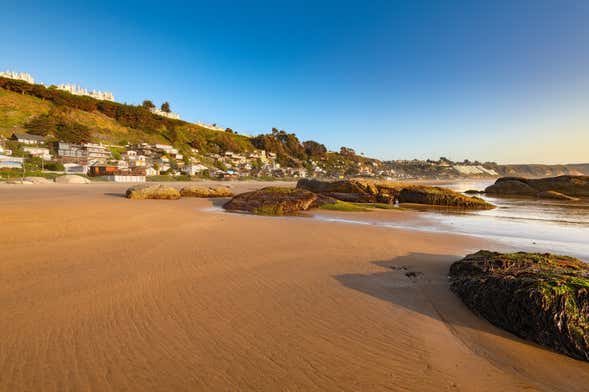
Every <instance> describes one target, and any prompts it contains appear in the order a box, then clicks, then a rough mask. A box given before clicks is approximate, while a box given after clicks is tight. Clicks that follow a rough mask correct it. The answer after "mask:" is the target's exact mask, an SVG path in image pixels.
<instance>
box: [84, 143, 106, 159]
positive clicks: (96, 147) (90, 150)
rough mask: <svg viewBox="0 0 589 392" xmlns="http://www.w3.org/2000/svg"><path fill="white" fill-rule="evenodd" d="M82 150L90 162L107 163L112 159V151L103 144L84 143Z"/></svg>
mask: <svg viewBox="0 0 589 392" xmlns="http://www.w3.org/2000/svg"><path fill="white" fill-rule="evenodd" d="M82 149H83V150H84V152H85V154H86V158H87V159H88V161H94V162H101V163H105V162H106V161H107V160H108V159H110V155H111V154H110V151H109V150H108V149H107V148H106V147H105V146H103V145H102V144H96V143H84V144H82Z"/></svg>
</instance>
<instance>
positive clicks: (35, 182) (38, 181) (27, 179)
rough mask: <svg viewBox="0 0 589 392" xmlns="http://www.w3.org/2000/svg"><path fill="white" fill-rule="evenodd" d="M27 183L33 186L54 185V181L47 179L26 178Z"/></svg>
mask: <svg viewBox="0 0 589 392" xmlns="http://www.w3.org/2000/svg"><path fill="white" fill-rule="evenodd" d="M25 181H28V182H31V183H33V184H53V181H52V180H50V179H48V178H45V177H25Z"/></svg>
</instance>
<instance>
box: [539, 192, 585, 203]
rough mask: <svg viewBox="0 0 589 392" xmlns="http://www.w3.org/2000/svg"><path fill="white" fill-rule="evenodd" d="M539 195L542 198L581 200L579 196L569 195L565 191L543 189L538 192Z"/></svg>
mask: <svg viewBox="0 0 589 392" xmlns="http://www.w3.org/2000/svg"><path fill="white" fill-rule="evenodd" d="M538 197H539V198H540V199H554V200H570V201H576V200H579V198H577V197H572V196H569V195H565V194H564V193H560V192H556V191H542V192H540V193H538Z"/></svg>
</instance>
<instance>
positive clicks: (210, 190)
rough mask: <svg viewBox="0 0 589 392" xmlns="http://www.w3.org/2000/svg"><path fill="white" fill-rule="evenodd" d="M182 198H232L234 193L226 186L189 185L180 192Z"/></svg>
mask: <svg viewBox="0 0 589 392" xmlns="http://www.w3.org/2000/svg"><path fill="white" fill-rule="evenodd" d="M180 194H181V195H182V197H231V196H233V192H231V189H229V188H228V187H225V186H214V187H213V186H211V187H205V186H199V185H188V186H185V187H184V188H182V189H181V190H180Z"/></svg>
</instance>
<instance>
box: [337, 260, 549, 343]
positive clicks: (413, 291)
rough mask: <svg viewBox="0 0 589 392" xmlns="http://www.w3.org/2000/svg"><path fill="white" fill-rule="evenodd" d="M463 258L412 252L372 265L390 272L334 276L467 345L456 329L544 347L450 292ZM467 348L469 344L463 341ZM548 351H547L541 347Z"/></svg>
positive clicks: (348, 285)
mask: <svg viewBox="0 0 589 392" xmlns="http://www.w3.org/2000/svg"><path fill="white" fill-rule="evenodd" d="M460 258H461V256H453V255H434V254H424V253H410V254H408V255H405V256H399V257H396V258H394V259H392V260H388V261H374V262H372V263H373V264H375V265H377V266H379V267H382V268H386V269H387V270H388V271H383V272H375V273H372V274H343V275H337V276H334V278H335V279H336V280H337V281H339V282H340V283H341V284H342V285H344V286H345V287H348V288H351V289H354V290H358V291H360V292H362V293H364V294H368V295H371V296H373V297H376V298H378V299H381V300H384V301H388V302H390V303H391V304H393V305H395V306H398V307H403V308H406V309H409V310H411V311H413V312H417V313H420V314H422V315H425V316H428V317H430V318H432V319H435V320H438V321H442V322H444V323H445V324H446V326H447V327H448V328H449V329H450V331H451V332H452V334H454V335H455V336H456V337H457V338H459V339H460V340H462V341H463V342H464V339H463V336H461V335H462V333H460V332H459V331H458V330H457V327H465V328H468V329H471V330H473V331H479V332H484V333H488V334H493V335H496V336H499V337H501V338H505V339H508V340H512V341H516V342H519V343H524V344H530V345H533V346H536V347H541V346H538V345H536V344H535V343H532V342H529V341H526V340H523V339H520V338H518V337H517V336H515V335H513V334H511V333H509V332H507V331H504V330H502V329H499V328H497V327H495V326H493V325H492V324H491V323H490V322H488V321H487V320H485V319H483V318H481V317H478V316H477V315H476V314H474V313H473V312H471V311H470V310H469V309H468V308H467V307H466V306H465V305H464V304H463V303H462V301H461V300H460V298H458V297H457V296H456V295H454V293H452V292H451V291H450V285H449V282H448V269H449V267H450V264H451V263H452V262H454V261H456V260H459V259H460ZM464 343H465V344H467V345H468V343H467V342H464ZM542 348H543V349H545V350H547V349H546V348H544V347H542Z"/></svg>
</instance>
